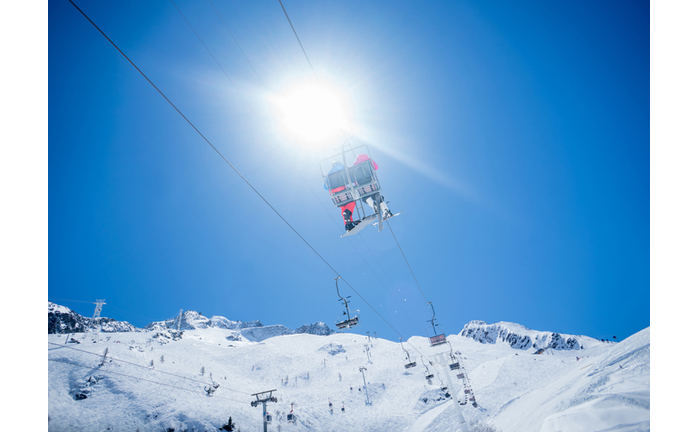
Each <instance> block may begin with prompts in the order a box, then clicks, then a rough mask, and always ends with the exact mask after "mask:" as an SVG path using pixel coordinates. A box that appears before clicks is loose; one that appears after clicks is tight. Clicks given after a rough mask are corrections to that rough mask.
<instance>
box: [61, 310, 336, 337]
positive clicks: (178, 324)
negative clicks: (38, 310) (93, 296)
mask: <svg viewBox="0 0 698 432" xmlns="http://www.w3.org/2000/svg"><path fill="white" fill-rule="evenodd" d="M89 323H90V318H87V317H84V316H82V315H80V314H78V313H76V312H74V311H72V310H71V309H68V308H67V307H65V306H61V305H58V304H56V303H52V302H48V332H49V334H66V333H83V332H85V331H87V329H88V327H89ZM96 324H97V325H96V327H101V331H103V332H106V333H114V332H138V331H147V332H155V334H158V335H160V336H162V337H166V338H167V337H169V338H171V337H172V335H173V334H174V333H172V332H171V331H170V330H176V329H177V328H179V329H180V330H182V331H183V330H199V329H207V328H219V329H227V330H234V333H233V338H235V337H236V336H235V335H236V334H237V335H242V336H244V337H245V338H246V339H247V340H251V341H257V342H259V341H262V340H264V339H267V338H270V337H274V336H281V335H289V334H298V333H308V334H314V335H320V336H326V335H330V334H332V333H334V330H332V329H330V328H329V327H328V326H327V324H325V323H323V322H316V323H313V324H310V325H308V324H304V325H302V326H301V327H299V328H297V329H296V330H291V329H289V328H287V327H284V326H282V325H272V326H264V325H263V324H262V323H261V322H259V321H257V320H255V321H231V320H229V319H228V318H225V317H222V316H215V315H214V316H213V317H211V318H210V319H209V318H206V317H205V316H203V315H201V314H200V313H199V312H196V311H191V310H188V311H184V312H182V313H181V317H180V315H179V314H178V316H177V317H175V318H171V319H168V320H165V321H156V322H152V323H150V324H148V325H147V326H145V327H144V328H143V329H139V328H137V327H135V326H133V325H132V324H130V323H128V322H126V321H116V320H114V319H112V318H105V317H101V318H99V320H97V323H96Z"/></svg>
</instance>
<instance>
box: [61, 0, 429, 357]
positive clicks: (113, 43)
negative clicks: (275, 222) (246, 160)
mask: <svg viewBox="0 0 698 432" xmlns="http://www.w3.org/2000/svg"><path fill="white" fill-rule="evenodd" d="M68 1H69V2H70V3H71V4H72V5H73V7H75V9H76V10H77V11H78V12H80V14H81V15H82V16H83V17H85V19H87V21H89V22H90V24H92V26H94V27H95V29H97V31H99V33H100V34H102V36H104V38H105V39H107V41H108V42H109V43H110V44H111V45H112V46H113V47H114V48H115V49H116V50H117V51H118V52H119V53H120V54H121V55H122V56H123V57H124V58H125V59H126V60H127V61H128V62H129V63H130V64H131V66H133V67H134V69H136V71H138V73H139V74H140V75H141V76H143V78H144V79H145V80H146V81H148V83H149V84H150V85H151V86H152V87H153V88H154V89H155V90H156V91H157V92H158V93H159V94H160V96H162V97H163V99H165V101H166V102H167V103H168V104H169V105H170V106H171V107H172V108H173V109H174V110H175V111H177V113H178V114H179V115H180V116H181V117H182V118H183V119H184V121H186V122H187V124H189V126H190V127H191V128H192V129H194V131H195V132H196V133H197V134H198V135H199V136H200V137H201V138H202V139H203V140H204V141H205V142H206V143H207V144H208V145H209V146H210V147H211V149H213V150H214V151H215V152H216V153H217V154H218V156H220V157H221V159H223V161H224V162H225V163H226V164H227V165H228V166H229V167H230V168H231V169H232V170H233V171H234V172H235V173H236V174H237V175H238V176H239V177H240V179H241V180H242V181H243V182H244V183H245V184H247V186H248V187H249V188H250V189H252V191H253V192H254V193H255V194H256V195H257V196H258V197H259V198H260V199H261V200H262V201H264V203H265V204H266V205H267V206H268V207H269V208H270V209H271V210H272V211H273V212H274V213H276V215H277V216H278V217H279V218H280V219H281V220H282V221H283V222H284V223H285V224H286V225H287V226H288V227H289V228H290V229H291V230H292V231H293V232H294V233H295V234H296V236H298V238H300V239H301V241H302V242H303V243H305V244H306V246H308V248H310V249H311V250H312V251H313V253H315V255H316V256H317V257H318V258H320V260H321V261H322V262H324V263H325V265H326V266H327V267H328V268H329V269H330V270H332V272H334V273H335V274H336V275H337V276H340V274H339V272H338V271H337V270H335V269H334V267H333V266H332V265H331V264H330V263H329V262H328V261H327V260H326V259H325V258H324V257H323V256H322V255H320V253H319V252H318V251H317V250H316V249H315V248H313V246H312V245H311V244H310V243H308V241H307V240H306V239H305V238H304V237H303V236H302V235H301V234H300V233H299V232H298V231H297V230H296V229H295V228H294V227H293V226H292V225H291V224H290V223H289V222H288V221H287V220H286V219H285V218H284V217H283V215H281V213H279V211H278V210H277V209H276V208H275V207H274V206H273V205H272V204H271V203H270V202H269V201H267V199H266V198H265V197H264V196H263V195H262V194H261V193H260V192H259V191H258V190H257V189H256V188H255V187H254V186H253V185H252V183H250V181H249V180H247V178H245V176H243V175H242V173H241V172H240V171H239V170H238V169H237V168H235V166H234V165H233V164H232V163H231V162H230V161H229V160H228V159H227V158H226V157H225V156H223V154H222V153H221V152H220V150H218V148H217V147H216V146H215V145H213V143H212V142H211V141H209V139H208V138H206V136H205V135H204V134H203V133H202V132H201V131H200V130H199V129H198V128H197V127H196V126H195V125H194V124H193V123H192V122H191V120H189V118H188V117H187V116H186V115H185V114H184V113H183V112H182V111H180V109H179V108H177V106H176V105H175V104H174V103H173V102H172V101H171V100H170V99H169V98H168V97H167V96H166V95H165V94H164V93H163V92H162V90H160V88H159V87H158V86H156V85H155V83H154V82H153V81H151V80H150V78H148V76H147V75H146V74H145V73H144V72H143V71H142V70H141V69H140V68H139V67H138V66H137V65H136V64H135V63H134V62H133V61H132V60H131V59H130V58H129V57H128V56H127V55H126V53H124V52H123V51H122V50H121V48H119V47H118V46H117V45H116V43H115V42H114V41H112V40H111V39H110V38H109V36H107V34H106V33H104V31H102V29H101V28H100V27H99V26H98V25H97V24H96V23H95V22H94V21H92V19H90V17H88V16H87V14H85V12H83V11H82V9H80V8H79V7H78V5H77V4H75V2H74V1H73V0H68ZM387 225H388V227H389V228H390V224H389V223H387ZM390 231H391V233H392V235H393V238H395V233H393V231H392V228H390ZM395 242H396V243H397V245H398V248H399V249H400V251H401V253H402V255H403V258H405V262H407V258H406V257H405V255H404V252H402V248H401V247H400V244H399V242H398V241H397V238H395ZM407 265H408V267H410V266H409V262H407ZM410 271H412V269H411V267H410ZM412 276H413V277H414V273H413V272H412ZM344 282H345V283H346V284H347V286H348V287H349V288H350V289H351V290H352V291H354V293H355V294H356V295H358V296H359V298H361V300H363V301H364V303H366V305H367V306H368V307H370V308H371V310H373V312H375V313H376V315H378V316H379V317H380V318H381V319H382V320H383V321H384V322H385V323H386V324H387V325H388V326H389V327H390V328H391V329H392V330H393V331H394V332H395V333H396V334H397V335H398V336H399V337H402V334H401V333H400V332H399V331H398V330H397V329H396V328H395V327H394V326H393V325H392V324H391V323H390V321H388V320H387V319H386V318H385V317H383V315H382V314H381V313H380V312H378V310H376V308H374V307H373V305H371V303H369V302H368V301H367V300H366V299H365V298H364V297H363V296H362V295H361V294H359V292H358V291H357V290H356V289H354V287H352V286H351V284H349V283H348V282H347V281H346V279H344ZM415 282H416V278H415ZM417 286H418V288H419V290H420V292H422V290H421V287H419V284H418V283H417ZM422 296H424V293H423V292H422ZM425 300H426V298H425ZM407 343H408V344H410V345H412V344H411V343H410V342H409V341H407ZM413 348H415V349H416V350H417V351H418V352H419V349H418V348H416V347H414V346H413Z"/></svg>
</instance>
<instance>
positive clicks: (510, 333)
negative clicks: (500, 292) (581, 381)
mask: <svg viewBox="0 0 698 432" xmlns="http://www.w3.org/2000/svg"><path fill="white" fill-rule="evenodd" d="M458 335H459V336H463V337H467V338H471V339H473V340H475V341H477V342H480V343H483V344H494V343H498V342H499V343H506V344H508V345H509V346H510V347H512V348H515V349H522V350H525V349H529V348H535V349H536V350H538V349H543V350H548V349H551V350H579V349H584V347H586V348H591V347H592V346H597V345H599V344H600V343H601V342H600V341H599V340H597V339H594V338H590V337H587V336H579V335H574V336H572V335H565V334H560V333H555V332H541V331H536V330H531V329H529V328H527V327H524V326H522V325H521V324H516V323H510V322H498V323H494V324H487V323H486V322H484V321H477V320H475V321H470V322H469V323H468V324H466V325H465V327H463V330H461V331H460V333H458Z"/></svg>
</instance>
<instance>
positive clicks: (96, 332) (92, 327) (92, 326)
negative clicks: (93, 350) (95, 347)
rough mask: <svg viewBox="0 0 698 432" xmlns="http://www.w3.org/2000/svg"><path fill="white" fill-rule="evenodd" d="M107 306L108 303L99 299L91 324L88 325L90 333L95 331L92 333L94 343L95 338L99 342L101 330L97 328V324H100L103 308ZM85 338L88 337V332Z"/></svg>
mask: <svg viewBox="0 0 698 432" xmlns="http://www.w3.org/2000/svg"><path fill="white" fill-rule="evenodd" d="M105 304H107V302H106V301H104V299H97V300H95V301H94V305H95V311H94V313H93V314H92V318H90V323H89V324H88V325H87V331H88V332H90V331H92V330H94V332H93V333H92V336H93V338H92V340H93V341H94V340H95V338H96V339H97V340H99V330H98V329H97V328H96V327H95V323H97V322H99V318H100V316H99V315H100V314H101V313H102V306H103V305H105ZM85 337H87V332H86V333H85Z"/></svg>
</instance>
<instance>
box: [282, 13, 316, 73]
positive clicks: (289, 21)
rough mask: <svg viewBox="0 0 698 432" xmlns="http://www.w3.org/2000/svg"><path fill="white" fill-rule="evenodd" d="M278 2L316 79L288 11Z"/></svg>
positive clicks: (313, 69)
mask: <svg viewBox="0 0 698 432" xmlns="http://www.w3.org/2000/svg"><path fill="white" fill-rule="evenodd" d="M279 4H280V5H281V9H283V11H284V15H286V19H287V20H288V23H289V25H290V26H291V30H293V34H294V35H296V40H297V41H298V45H300V47H301V50H303V55H304V56H305V59H306V60H307V61H308V65H309V66H310V70H312V71H313V75H315V79H318V77H317V74H316V73H315V68H314V67H313V64H312V63H310V58H309V57H308V53H306V52H305V48H303V44H302V43H301V38H299V37H298V33H296V29H295V28H294V27H293V23H292V22H291V18H290V17H289V16H288V12H286V8H285V7H284V4H283V3H281V0H279Z"/></svg>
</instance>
